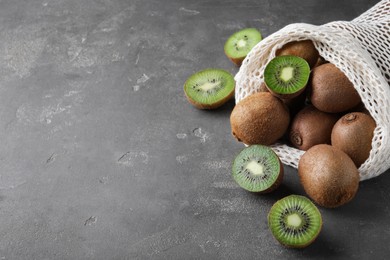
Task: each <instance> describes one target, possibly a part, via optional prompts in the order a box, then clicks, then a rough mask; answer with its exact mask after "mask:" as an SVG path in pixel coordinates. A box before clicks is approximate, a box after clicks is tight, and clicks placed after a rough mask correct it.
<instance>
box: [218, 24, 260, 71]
mask: <svg viewBox="0 0 390 260" xmlns="http://www.w3.org/2000/svg"><path fill="white" fill-rule="evenodd" d="M261 40H262V36H261V33H260V32H259V31H258V30H257V29H255V28H246V29H242V30H240V31H238V32H235V33H234V34H232V35H231V36H230V37H229V38H228V39H227V40H226V42H225V46H224V51H225V54H226V56H227V57H228V58H229V59H230V60H231V61H232V62H233V63H234V64H236V65H237V66H240V65H241V63H242V61H243V60H244V59H245V57H246V55H247V54H248V53H249V51H250V50H251V49H252V48H253V47H254V46H255V45H256V44H257V43H259V42H260V41H261Z"/></svg>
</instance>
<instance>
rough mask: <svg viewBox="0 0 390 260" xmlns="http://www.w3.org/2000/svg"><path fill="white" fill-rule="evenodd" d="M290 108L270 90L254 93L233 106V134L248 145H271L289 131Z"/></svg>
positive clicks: (231, 117)
mask: <svg viewBox="0 0 390 260" xmlns="http://www.w3.org/2000/svg"><path fill="white" fill-rule="evenodd" d="M289 122H290V115H289V111H288V108H287V107H286V105H284V103H283V102H282V101H281V100H280V99H278V98H277V97H275V96H273V95H272V94H270V93H269V92H258V93H255V94H252V95H250V96H248V97H246V98H244V99H243V100H241V101H240V102H239V103H237V104H236V106H235V107H234V108H233V111H232V113H231V115H230V125H231V130H232V134H233V136H234V137H235V138H236V139H237V140H238V141H240V142H243V143H245V144H247V145H251V144H262V145H271V144H273V143H275V142H276V141H277V140H278V139H280V138H281V137H282V136H283V134H284V133H285V132H286V131H287V128H288V125H289Z"/></svg>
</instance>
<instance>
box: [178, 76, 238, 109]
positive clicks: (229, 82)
mask: <svg viewBox="0 0 390 260" xmlns="http://www.w3.org/2000/svg"><path fill="white" fill-rule="evenodd" d="M234 87H235V81H234V78H233V76H232V74H230V73H229V72H227V71H225V70H222V69H205V70H202V71H199V72H197V73H195V74H193V75H191V76H190V77H189V78H188V79H187V81H186V82H185V84H184V93H185V95H186V97H187V100H188V101H189V102H190V103H191V104H192V105H194V106H195V107H197V108H199V109H214V108H217V107H220V106H221V105H223V104H224V103H226V102H227V101H228V100H229V99H230V98H231V97H232V96H233V94H234Z"/></svg>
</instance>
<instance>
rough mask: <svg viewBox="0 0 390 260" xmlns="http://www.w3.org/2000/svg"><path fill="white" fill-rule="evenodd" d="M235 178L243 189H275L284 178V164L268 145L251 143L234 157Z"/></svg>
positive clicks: (233, 173) (260, 191)
mask: <svg viewBox="0 0 390 260" xmlns="http://www.w3.org/2000/svg"><path fill="white" fill-rule="evenodd" d="M232 175H233V179H234V180H235V181H236V182H237V184H238V185H240V186H241V187H242V188H243V189H245V190H247V191H251V192H258V193H267V192H271V191H273V190H275V189H276V188H277V187H278V186H279V185H280V183H281V182H282V179H283V165H282V163H281V161H280V160H279V157H278V156H277V155H276V153H275V152H274V151H273V150H272V149H271V148H270V147H268V146H264V145H251V146H248V147H246V148H244V149H243V150H242V151H241V152H240V153H239V154H238V155H237V157H236V158H235V159H234V161H233V167H232Z"/></svg>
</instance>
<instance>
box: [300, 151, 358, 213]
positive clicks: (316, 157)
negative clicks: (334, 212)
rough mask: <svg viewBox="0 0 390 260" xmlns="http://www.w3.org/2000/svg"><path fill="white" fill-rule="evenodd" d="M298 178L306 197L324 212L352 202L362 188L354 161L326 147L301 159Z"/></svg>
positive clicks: (308, 153)
mask: <svg viewBox="0 0 390 260" xmlns="http://www.w3.org/2000/svg"><path fill="white" fill-rule="evenodd" d="M298 174H299V178H300V181H301V184H302V186H303V188H304V190H305V192H306V193H307V195H308V196H309V197H310V198H311V199H312V200H313V201H314V202H316V203H317V204H318V205H320V206H322V207H325V208H336V207H339V206H342V205H344V204H346V203H348V202H350V201H351V200H352V199H353V198H354V197H355V195H356V193H357V191H358V188H359V181H360V177H359V172H358V169H357V168H356V166H355V164H354V162H353V161H352V159H351V158H350V157H349V156H348V155H347V154H346V153H344V152H343V151H341V150H339V149H338V148H336V147H333V146H331V145H327V144H319V145H315V146H313V147H312V148H310V149H309V150H308V151H306V152H305V153H304V154H303V155H302V157H301V159H300V160H299V163H298Z"/></svg>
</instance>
